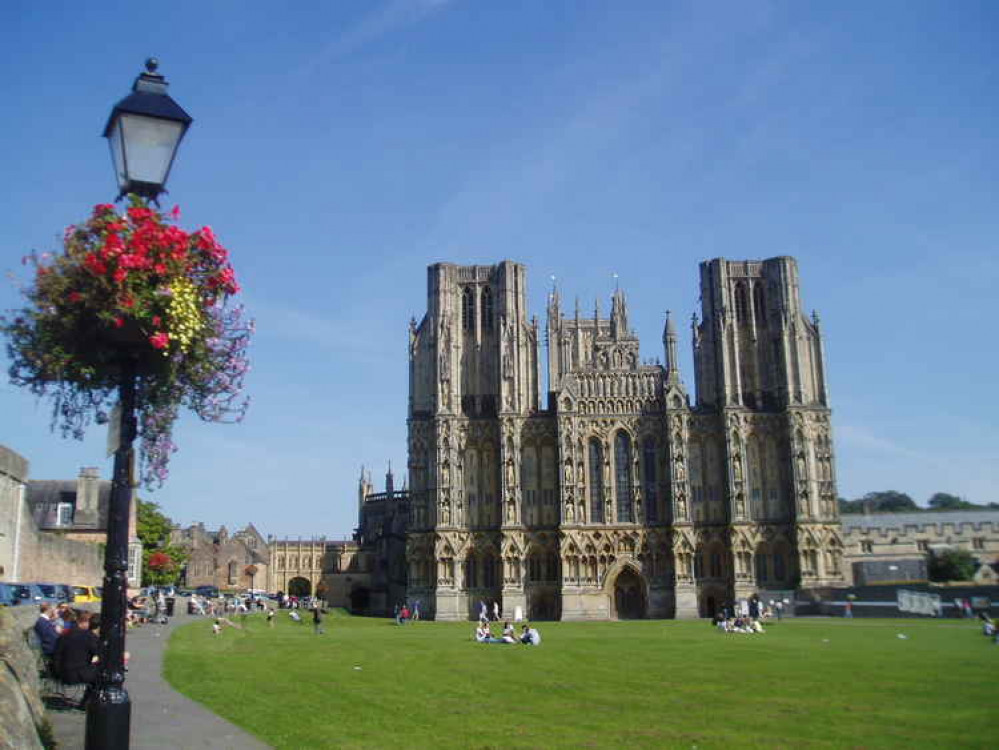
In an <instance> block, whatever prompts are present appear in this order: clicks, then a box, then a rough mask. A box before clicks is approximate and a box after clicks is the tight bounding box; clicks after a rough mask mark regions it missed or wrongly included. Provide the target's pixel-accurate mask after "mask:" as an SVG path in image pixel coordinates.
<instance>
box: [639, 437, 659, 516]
mask: <svg viewBox="0 0 999 750" xmlns="http://www.w3.org/2000/svg"><path fill="white" fill-rule="evenodd" d="M642 470H643V474H642V478H643V480H644V481H643V484H644V486H645V518H646V519H647V520H648V521H650V522H655V521H658V520H659V498H658V497H657V496H656V441H655V440H653V439H652V438H651V437H647V438H645V441H644V442H643V443H642Z"/></svg>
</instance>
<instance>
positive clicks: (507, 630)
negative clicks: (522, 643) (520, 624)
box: [503, 620, 517, 643]
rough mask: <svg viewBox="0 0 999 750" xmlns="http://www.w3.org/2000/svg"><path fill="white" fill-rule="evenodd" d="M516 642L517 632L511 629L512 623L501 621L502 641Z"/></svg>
mask: <svg viewBox="0 0 999 750" xmlns="http://www.w3.org/2000/svg"><path fill="white" fill-rule="evenodd" d="M516 642H517V632H516V631H515V630H514V629H513V625H511V624H510V621H509V620H508V621H506V622H504V623H503V643H516Z"/></svg>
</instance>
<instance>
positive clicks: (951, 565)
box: [926, 549, 978, 581]
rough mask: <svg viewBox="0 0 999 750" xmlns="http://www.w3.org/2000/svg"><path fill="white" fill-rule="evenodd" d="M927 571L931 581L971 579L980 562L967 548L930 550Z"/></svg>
mask: <svg viewBox="0 0 999 750" xmlns="http://www.w3.org/2000/svg"><path fill="white" fill-rule="evenodd" d="M926 563H927V571H928V573H929V576H930V580H931V581H970V580H971V578H972V576H974V575H975V568H977V567H978V563H977V561H976V560H975V556H974V555H972V554H971V553H970V552H968V550H966V549H946V550H943V551H941V552H930V554H929V556H928V559H927V561H926Z"/></svg>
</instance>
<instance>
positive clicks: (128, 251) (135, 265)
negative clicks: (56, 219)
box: [0, 196, 253, 488]
mask: <svg viewBox="0 0 999 750" xmlns="http://www.w3.org/2000/svg"><path fill="white" fill-rule="evenodd" d="M130 201H131V205H130V207H129V208H128V209H127V210H126V212H125V213H124V215H121V214H119V213H118V212H117V211H116V210H115V208H114V206H112V205H110V204H101V205H98V206H96V207H95V208H94V210H93V213H92V214H91V216H90V218H88V219H87V221H86V222H84V223H83V224H80V225H78V226H71V227H69V228H68V229H67V230H66V232H65V235H64V238H63V252H62V253H61V254H58V255H55V256H51V255H49V254H44V255H37V254H32V255H30V256H28V257H27V258H25V263H26V264H30V265H31V266H32V267H33V268H34V270H35V278H34V280H33V282H32V283H31V284H29V285H28V286H27V287H26V288H25V289H24V290H23V293H24V296H25V297H26V299H27V305H26V306H25V307H24V308H22V309H20V310H15V311H11V312H10V314H9V315H7V316H4V317H2V318H0V332H3V333H4V334H6V337H7V351H8V355H9V357H10V361H11V365H10V371H9V372H10V379H11V382H12V383H14V384H15V385H20V386H25V387H27V388H28V389H29V390H31V392H32V393H34V394H36V395H38V396H46V397H51V398H52V399H53V427H56V426H58V427H59V428H60V429H61V430H62V432H63V434H64V435H72V436H73V437H76V438H82V437H83V434H84V430H85V428H86V427H87V425H88V424H89V423H90V420H91V419H95V420H96V421H97V422H99V423H102V422H104V421H106V419H107V413H108V411H109V409H110V407H111V406H112V405H113V403H114V401H115V399H116V396H117V389H118V387H119V385H120V384H121V382H122V379H123V377H127V375H126V373H134V374H135V386H136V404H137V409H138V413H139V420H138V429H139V436H140V437H141V439H142V443H141V450H140V454H141V457H142V467H141V477H142V481H143V483H144V484H145V485H146V486H147V487H149V488H152V487H154V486H158V485H162V483H163V481H164V480H165V479H166V477H167V464H168V461H169V457H170V454H171V453H172V452H173V451H174V450H175V447H174V445H173V443H172V441H171V434H172V428H173V423H174V421H175V419H176V417H177V413H178V410H179V408H180V407H181V406H187V407H189V408H191V409H192V410H193V411H194V412H195V413H196V414H198V416H199V417H201V418H202V419H205V420H208V421H229V420H233V421H238V420H240V419H242V417H243V415H244V414H245V412H246V408H247V405H248V400H247V399H246V398H244V397H243V396H242V386H243V378H244V376H245V375H246V373H247V371H248V370H249V364H248V360H247V357H246V353H247V347H248V345H249V340H250V336H251V334H252V332H253V323H252V321H249V320H247V319H246V318H245V316H244V311H243V308H242V307H241V306H233V305H231V304H230V301H231V298H232V297H233V296H234V295H235V294H237V293H238V292H239V285H238V284H237V283H236V277H235V273H234V272H233V269H232V266H231V265H230V264H229V260H228V251H227V250H226V249H225V248H224V247H223V246H222V245H221V244H220V243H219V242H218V240H217V239H216V237H215V235H214V233H213V232H212V230H211V229H210V228H209V227H202V228H201V229H198V230H196V231H194V232H190V233H189V232H186V231H184V230H183V229H181V228H180V227H178V226H177V225H176V223H175V222H176V219H177V218H178V216H179V212H178V210H177V209H176V208H175V209H174V210H173V212H172V215H171V219H167V218H166V217H164V216H163V215H162V214H161V213H159V212H158V211H156V210H154V209H152V208H150V207H149V206H148V205H147V204H146V203H145V202H144V201H143V200H142V199H141V198H138V197H135V196H132V197H131V199H130Z"/></svg>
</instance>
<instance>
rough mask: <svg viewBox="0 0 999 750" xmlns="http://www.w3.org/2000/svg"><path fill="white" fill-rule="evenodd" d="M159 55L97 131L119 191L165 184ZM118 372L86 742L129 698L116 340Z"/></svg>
mask: <svg viewBox="0 0 999 750" xmlns="http://www.w3.org/2000/svg"><path fill="white" fill-rule="evenodd" d="M157 67H158V63H157V61H156V60H155V59H152V58H150V59H149V60H147V61H146V72H144V73H142V74H140V75H139V77H138V78H136V80H135V84H134V85H133V86H132V93H131V94H129V95H128V96H127V97H125V98H124V99H122V100H121V101H120V102H118V103H117V104H116V105H115V107H114V109H113V110H112V111H111V116H110V117H109V118H108V122H107V125H106V127H105V128H104V137H105V138H107V139H108V142H109V143H110V146H111V158H112V162H113V163H114V169H115V175H116V177H117V179H118V188H119V191H120V192H119V194H118V198H119V199H120V198H121V197H122V196H124V195H127V194H128V193H135V194H137V195H140V196H142V197H143V198H146V199H147V200H153V201H155V200H156V199H157V198H158V196H159V195H160V193H162V192H164V191H165V190H166V188H165V185H166V180H167V177H168V176H169V174H170V167H171V165H172V164H173V159H174V156H175V155H176V153H177V147H178V146H179V145H180V141H181V139H182V138H183V137H184V133H186V132H187V128H188V126H189V125H190V124H191V117H190V116H189V115H188V114H187V113H186V112H185V111H184V110H183V109H181V107H180V106H179V105H178V104H177V103H176V102H175V101H174V100H173V99H171V98H170V96H169V95H168V94H167V93H166V90H167V82H166V79H165V78H164V77H163V76H162V75H160V74H159V73H157V72H156V69H157ZM116 346H117V348H118V351H119V355H120V356H119V360H120V367H121V379H120V383H119V386H118V395H119V400H120V405H121V409H120V419H121V421H120V433H119V438H118V445H117V446H116V449H115V454H114V476H113V479H112V484H111V496H110V498H109V500H108V514H107V547H106V549H105V554H104V595H103V597H102V600H101V628H100V633H101V635H100V641H101V661H100V664H99V666H98V672H97V683H96V685H95V688H94V691H93V693H92V695H91V697H90V700H89V702H88V703H87V735H86V748H87V750H119V749H125V748H128V744H129V730H130V724H131V712H132V706H131V703H130V701H129V698H128V692H127V691H126V690H125V687H124V682H125V615H126V611H127V610H126V593H127V588H128V519H129V511H130V508H131V501H132V466H133V461H134V453H133V449H132V442H133V441H134V440H135V436H136V423H135V407H136V403H135V400H136V397H135V392H136V389H135V381H136V377H137V376H138V375H139V370H138V368H139V361H138V358H137V356H136V350H135V349H132V348H130V347H128V346H127V345H123V344H120V343H119V344H116Z"/></svg>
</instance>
